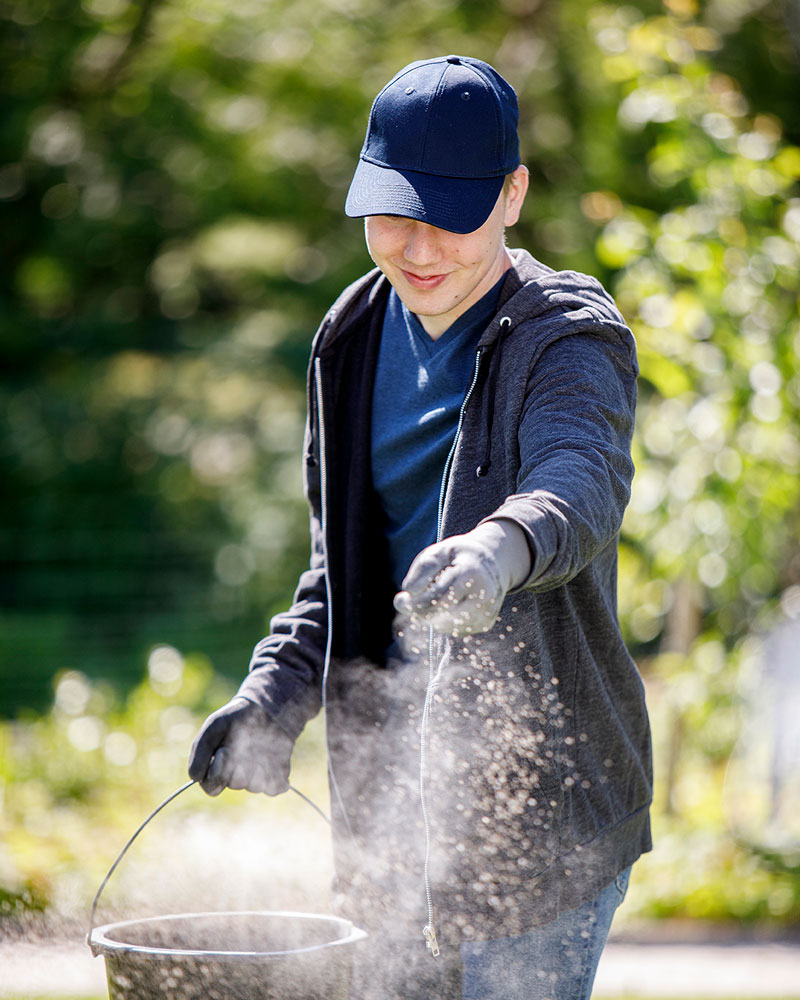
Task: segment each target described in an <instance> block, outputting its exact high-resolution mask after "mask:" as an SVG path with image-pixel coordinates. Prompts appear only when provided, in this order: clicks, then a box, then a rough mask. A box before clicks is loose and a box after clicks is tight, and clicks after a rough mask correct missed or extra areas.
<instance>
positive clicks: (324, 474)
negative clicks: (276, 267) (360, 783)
mask: <svg viewBox="0 0 800 1000" xmlns="http://www.w3.org/2000/svg"><path fill="white" fill-rule="evenodd" d="M314 390H315V392H314V394H315V397H316V403H317V424H318V427H319V506H320V529H321V531H322V555H323V559H324V563H325V597H326V601H327V604H328V635H327V638H326V645H325V663H324V666H323V669H322V690H321V692H320V700H321V705H322V716H323V721H324V724H325V756H326V757H327V763H328V782H329V784H330V788H331V791H332V793H333V795H335V796H336V800H337V802H338V803H339V810H340V812H341V814H342V816H343V818H344V822H345V826H346V827H347V832H348V834H349V836H350V840H351V841H352V842H353V843H354V844H355V838H354V837H353V831H352V828H351V826H350V819H349V818H348V815H347V810H346V809H345V807H344V800H343V799H342V793H341V792H340V791H339V785H338V783H337V781H336V775H335V774H334V772H333V764H332V762H331V754H330V748H329V746H328V700H327V687H328V671H329V670H330V665H331V648H332V643H333V587H332V585H331V570H330V564H329V562H328V465H327V448H326V444H325V407H324V405H323V400H322V368H321V365H320V360H319V358H318V357H316V358H314ZM312 432H313V427H312Z"/></svg>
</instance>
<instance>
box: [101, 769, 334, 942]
mask: <svg viewBox="0 0 800 1000" xmlns="http://www.w3.org/2000/svg"><path fill="white" fill-rule="evenodd" d="M196 784H197V782H196V781H187V782H186V784H185V785H181V787H180V788H177V789H176V790H175V791H174V792H172V793H171V794H169V795H168V796H167V797H166V798H165V799H164V801H163V802H161V803H160V804H159V805H157V806H156V807H155V809H154V810H153V811H152V812H151V813H150V815H149V816H148V817H147V818H146V819H145V820H144V822H142V823H141V824H140V825H139V826H138V828H137V829H136V830H135V831H134V833H133V835H132V836H131V837H130V838H129V840H128V842H127V844H125V846H124V847H123V848H122V850H121V851H120V852H119V854H118V855H117V859H116V861H115V862H114V864H113V865H112V866H111V867H110V868H109V869H108V871H107V872H106V877H105V878H104V879H103V881H102V882H101V883H100V888H99V889H98V890H97V892H96V893H95V897H94V901H93V903H92V912H91V916H90V917H89V933H88V934H87V935H86V943H87V944H88V945H89V947H90V948H91V949H92V953H93V954H94V955H95V957H96V956H97V955H98V954H99V951H98V950H96V949H95V946H94V944H93V943H92V932H93V931H94V927H95V925H94V918H95V915H96V914H97V904H98V903H99V902H100V896H101V895H102V892H103V889H105V887H106V886H107V885H108V881H109V879H110V878H111V876H112V875H113V874H114V872H115V871H116V870H117V866H118V865H119V863H120V861H122V859H123V858H124V857H125V855H126V854H127V853H128V850H129V848H130V847H131V846H132V845H133V842H134V840H136V838H137V837H138V836H139V834H140V833H141V832H142V830H144V828H145V827H146V826H147V824H148V823H149V822H150V820H152V819H154V818H155V817H156V816H157V815H158V814H159V813H160V812H161V810H162V809H163V808H164V807H165V806H168V805H169V804H170V802H172V800H173V799H177V797H178V796H179V795H181V794H182V793H183V792H185V791H186V790H187V789H188V788H191V787H192V785H196ZM289 791H290V792H294V793H295V795H297V796H299V797H300V798H301V799H302V800H303V801H304V802H307V803H308V805H310V806H311V808H312V809H313V810H314V811H315V812H316V813H318V814H319V815H320V816H321V817H322V818H323V819H324V820H325V822H326V823H327V824H328V826H331V825H332V824H331V821H330V818H329V817H328V816H326V815H325V813H324V812H323V811H322V810H321V809H320V807H319V806H318V805H317V804H316V803H315V802H312V801H311V799H310V798H309V797H308V796H307V795H305V794H303V792H301V791H300V790H299V789H298V788H295V786H294V785H289Z"/></svg>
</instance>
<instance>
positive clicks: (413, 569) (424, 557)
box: [402, 544, 452, 599]
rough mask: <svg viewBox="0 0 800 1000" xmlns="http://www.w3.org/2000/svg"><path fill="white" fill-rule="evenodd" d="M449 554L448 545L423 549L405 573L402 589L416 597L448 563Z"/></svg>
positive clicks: (449, 560) (450, 554)
mask: <svg viewBox="0 0 800 1000" xmlns="http://www.w3.org/2000/svg"><path fill="white" fill-rule="evenodd" d="M451 556H452V552H451V547H450V546H449V545H442V544H439V545H431V546H429V547H428V548H427V549H423V550H422V552H420V554H419V555H418V556H417V557H416V559H415V560H414V561H413V562H412V563H411V566H410V568H409V570H408V573H406V576H405V579H404V580H403V583H402V589H403V591H404V592H405V593H407V594H409V595H410V596H411V597H412V599H415V598H416V597H418V596H419V594H421V593H422V592H423V591H424V590H426V589H427V588H428V587H429V586H430V584H431V582H432V581H433V580H434V579H435V578H436V577H437V576H438V575H439V574H440V573H441V572H442V570H443V569H445V568H446V567H447V566H448V565H449V564H450V562H451Z"/></svg>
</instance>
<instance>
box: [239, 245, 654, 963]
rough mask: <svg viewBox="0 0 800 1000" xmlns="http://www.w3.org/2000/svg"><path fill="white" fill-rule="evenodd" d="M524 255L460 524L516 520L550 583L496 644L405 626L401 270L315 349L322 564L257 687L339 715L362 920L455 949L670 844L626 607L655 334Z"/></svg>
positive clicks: (354, 302) (247, 691)
mask: <svg viewBox="0 0 800 1000" xmlns="http://www.w3.org/2000/svg"><path fill="white" fill-rule="evenodd" d="M510 253H511V256H512V258H513V261H514V266H513V267H512V268H511V269H510V270H509V271H508V272H507V275H506V280H505V283H504V285H503V290H502V292H501V296H500V302H499V307H498V311H497V314H496V315H495V317H494V318H493V319H492V321H491V322H490V323H489V325H488V326H487V328H486V330H485V332H484V334H483V336H482V338H481V340H480V343H479V345H478V349H477V354H476V365H475V373H474V377H473V381H472V384H471V385H470V386H465V402H464V406H463V408H462V413H461V420H460V424H459V428H458V431H457V434H456V439H455V442H454V447H453V450H452V452H451V456H450V459H449V460H448V463H447V467H446V468H445V469H443V470H442V473H443V487H442V500H441V509H440V518H439V520H440V523H439V526H438V531H439V537H447V536H450V535H455V534H460V533H462V532H465V531H469V530H470V529H471V528H473V527H475V525H477V524H478V523H479V522H480V521H481V520H483V519H485V518H487V517H490V516H492V517H497V516H502V517H505V518H511V519H512V520H514V521H515V522H516V523H517V524H518V525H519V526H520V527H521V528H522V529H523V531H524V532H525V534H526V536H527V538H528V542H529V545H530V549H531V553H532V556H533V558H532V566H531V571H530V575H529V577H528V579H527V580H526V581H525V582H524V584H523V585H522V586H520V587H519V588H517V589H516V590H515V591H514V592H512V593H510V594H509V595H508V596H507V598H506V600H505V603H504V605H503V608H502V611H501V614H500V617H499V619H498V621H497V623H496V625H495V627H494V628H493V629H492V630H491V631H490V632H488V633H486V634H484V635H481V636H479V637H478V636H473V637H465V638H453V637H448V636H438V635H433V634H430V635H429V634H427V633H426V634H424V635H423V634H416V633H415V630H414V628H413V626H412V624H411V623H409V622H405V621H400V620H396V619H393V610H392V588H391V584H390V574H389V572H388V554H387V551H386V542H385V538H384V536H383V530H382V511H381V508H380V503H379V502H378V500H377V497H376V495H375V491H374V489H373V487H372V483H371V477H370V468H369V454H370V411H371V389H372V381H373V377H374V370H375V362H376V358H377V348H378V344H379V339H380V331H381V325H382V318H383V313H384V309H385V304H386V299H387V295H388V283H387V281H386V279H385V277H384V276H383V275H381V274H380V272H379V271H372V272H370V273H369V274H367V275H365V276H364V277H363V278H362V279H360V280H359V281H357V282H356V283H355V284H354V285H352V286H350V287H349V288H348V289H346V290H345V292H344V293H343V294H342V295H341V296H340V298H339V299H338V301H337V302H336V303H335V305H334V306H333V308H332V309H331V310H330V312H329V313H328V315H327V316H326V317H325V319H324V321H323V323H322V324H321V326H320V329H319V331H318V332H317V335H316V337H315V340H314V345H313V348H312V354H311V364H310V366H309V419H308V425H307V433H306V460H305V488H306V496H307V499H308V502H309V508H310V515H311V539H312V552H311V560H310V566H309V569H308V570H307V571H306V572H305V573H304V574H303V575H302V577H301V579H300V581H299V585H298V588H297V591H296V594H295V599H294V603H293V605H292V607H291V608H290V609H289V610H288V611H287V612H286V613H284V614H280V615H277V616H276V617H275V618H274V619H273V620H272V622H271V630H270V634H269V635H268V636H267V637H266V638H265V639H263V640H262V641H261V642H260V643H259V644H258V645H257V646H256V649H255V652H254V655H253V659H252V661H251V666H250V672H249V674H248V676H247V678H246V679H245V681H244V682H243V684H242V686H241V688H240V692H239V693H240V694H241V695H243V696H245V697H247V698H249V699H250V700H251V701H254V702H256V703H257V704H259V705H261V706H262V707H263V708H264V709H265V710H266V711H267V712H268V713H269V714H270V715H271V716H272V717H273V718H274V719H276V720H277V721H278V722H279V723H280V724H281V725H282V726H283V727H284V728H285V729H286V730H287V732H289V733H290V734H291V735H292V736H296V735H297V734H298V733H299V732H300V730H301V729H302V727H303V725H304V724H305V722H306V721H308V719H309V718H311V717H312V716H313V715H314V714H315V713H316V712H317V711H318V710H319V708H320V706H321V705H324V708H325V711H326V719H327V725H326V729H327V734H328V753H329V771H330V776H331V792H332V795H331V799H332V811H333V818H334V842H335V855H336V868H337V876H338V883H339V886H340V888H341V890H342V893H343V899H344V900H345V903H344V905H345V909H346V910H347V912H348V915H352V916H354V917H355V918H356V919H357V920H359V921H361V922H363V923H365V924H366V925H367V926H368V927H369V928H380V927H381V926H391V927H392V928H393V929H394V930H393V933H394V934H395V935H396V936H402V935H404V934H405V933H406V930H405V928H406V926H407V928H408V934H412V933H416V934H419V932H420V930H421V928H422V926H423V925H424V924H426V923H430V922H432V921H433V922H435V925H436V931H437V935H438V938H439V942H440V944H441V945H442V947H443V948H444V947H446V946H447V945H449V944H457V943H459V942H461V941H464V940H470V939H487V938H497V937H503V936H510V935H514V934H519V933H522V932H524V931H525V930H528V929H531V928H532V927H535V926H537V925H541V924H544V923H548V922H550V921H552V920H554V919H556V918H557V917H558V915H559V914H560V913H561V912H563V911H564V910H567V909H570V908H573V907H575V906H578V905H580V904H582V903H583V902H585V901H587V900H588V899H591V898H592V897H593V896H594V895H596V894H597V893H598V892H599V891H600V890H601V889H602V888H604V887H605V886H606V885H608V884H609V883H610V882H611V881H612V880H613V879H614V878H615V876H616V875H617V874H618V873H619V872H620V871H622V870H623V869H624V868H626V867H627V866H629V865H630V864H632V863H633V861H635V860H636V858H637V857H638V856H639V855H640V854H641V853H642V852H643V851H647V850H649V849H650V828H649V818H648V817H649V803H650V799H651V789H652V777H651V751H650V734H649V725H648V719H647V711H646V707H645V701H644V692H643V686H642V682H641V679H640V676H639V674H638V671H637V669H636V666H635V664H634V662H633V660H632V659H631V657H630V655H629V653H628V651H627V649H626V647H625V644H624V642H623V639H622V636H621V634H620V628H619V623H618V618H617V604H616V588H617V543H618V533H619V530H620V525H621V522H622V516H623V512H624V510H625V507H626V504H627V502H628V499H629V496H630V484H631V479H632V476H633V465H632V462H631V457H630V444H631V435H632V432H633V424H634V410H635V401H636V376H637V364H636V351H635V344H634V340H633V336H632V334H631V332H630V330H629V329H628V327H627V326H626V325H625V323H624V321H623V319H622V317H621V316H620V314H619V312H618V310H617V309H616V307H615V305H614V303H613V301H612V300H611V299H610V297H609V296H608V295H607V293H606V292H605V291H604V290H603V288H602V287H601V286H600V284H599V283H598V282H597V281H596V280H595V279H594V278H591V277H588V276H586V275H583V274H578V273H575V272H555V271H553V270H552V269H550V268H548V267H546V266H545V265H543V264H541V263H539V262H538V261H536V260H535V259H534V258H532V257H531V256H530V255H529V254H528V253H527V252H525V251H522V250H513V251H510ZM393 639H394V640H395V642H394V646H391V643H392V640H393ZM390 646H391V648H394V649H397V648H400V649H401V650H402V652H401V653H400V654H399V656H398V658H397V659H396V660H391V661H389V662H387V653H386V651H387V649H389V648H390ZM420 752H421V753H422V756H423V760H422V766H421V767H420ZM420 776H421V778H422V780H421V781H420Z"/></svg>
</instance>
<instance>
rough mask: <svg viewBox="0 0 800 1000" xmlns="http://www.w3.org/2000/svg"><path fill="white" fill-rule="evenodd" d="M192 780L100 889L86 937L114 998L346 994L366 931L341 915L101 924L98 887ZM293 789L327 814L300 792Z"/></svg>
mask: <svg viewBox="0 0 800 1000" xmlns="http://www.w3.org/2000/svg"><path fill="white" fill-rule="evenodd" d="M193 784H195V782H193V781H190V782H188V783H187V784H185V785H183V786H181V788H179V789H178V790H177V791H176V792H173V793H172V795H170V796H168V797H167V798H166V799H165V800H164V801H163V802H162V803H161V804H160V805H159V806H157V808H156V809H154V810H153V812H152V813H150V815H149V816H148V817H147V819H146V820H145V821H144V822H143V823H142V824H141V826H140V827H139V828H138V830H136V832H135V833H134V834H133V836H132V837H131V838H130V840H129V841H128V843H127V844H126V845H125V846H124V847H123V849H122V851H121V852H120V854H119V856H118V857H117V859H116V861H115V862H114V864H113V865H112V866H111V868H110V869H109V871H108V874H107V875H106V877H105V878H104V879H103V881H102V883H101V884H100V888H99V889H98V890H97V894H96V895H95V897H94V903H93V905H92V913H91V918H90V922H89V933H88V935H87V943H88V945H89V947H90V948H91V949H92V953H93V954H94V955H95V957H96V956H98V955H103V957H104V959H105V963H106V975H107V978H108V995H109V998H110V1000H322V998H325V1000H344V998H345V997H346V996H347V993H348V982H349V968H350V961H351V953H352V948H353V946H355V945H357V944H358V943H359V942H361V941H363V940H364V939H365V938H366V936H367V935H366V934H365V932H364V931H362V930H360V929H359V928H357V927H354V926H353V924H351V923H350V921H348V920H344V919H342V918H340V917H332V916H324V915H318V914H311V913H291V912H283V911H280V912H278V911H274V912H269V911H244V912H242V911H239V912H223V913H213V912H212V913H174V914H168V915H166V916H160V917H146V918H142V919H138V920H123V921H119V922H117V923H111V924H103V925H102V926H99V927H95V914H96V912H97V904H98V902H99V900H100V895H101V893H102V892H103V889H104V888H105V887H106V884H107V883H108V880H109V879H110V878H111V876H112V875H113V874H114V871H115V870H116V868H117V865H118V864H119V863H120V861H122V859H123V857H124V856H125V854H126V853H127V851H128V848H129V847H130V846H131V845H132V844H133V842H134V840H136V838H137V837H138V836H139V834H140V833H141V832H142V830H143V829H144V828H145V827H146V826H147V824H148V823H149V822H150V820H152V819H153V817H154V816H156V815H157V813H159V812H160V811H161V810H162V809H163V808H164V806H166V805H167V803H169V802H171V801H172V800H173V799H174V798H176V797H177V796H178V795H180V794H181V793H182V792H184V791H186V789H187V788H191V786H192V785H193ZM290 788H291V786H290ZM291 790H292V791H294V792H296V793H297V794H298V795H299V796H300V797H301V798H302V799H304V800H305V801H306V802H308V803H309V805H311V806H312V808H314V809H315V810H316V811H317V812H318V813H320V815H321V816H323V818H324V819H326V820H327V817H326V816H325V815H324V813H322V812H321V811H320V810H319V809H318V808H317V806H315V805H314V803H313V802H311V801H310V800H309V799H307V798H306V796H305V795H303V794H302V792H298V791H297V789H295V788H291ZM328 822H329V821H328Z"/></svg>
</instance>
